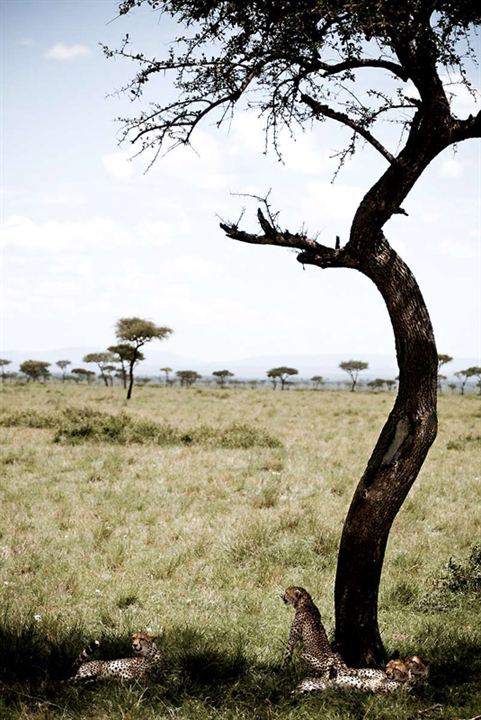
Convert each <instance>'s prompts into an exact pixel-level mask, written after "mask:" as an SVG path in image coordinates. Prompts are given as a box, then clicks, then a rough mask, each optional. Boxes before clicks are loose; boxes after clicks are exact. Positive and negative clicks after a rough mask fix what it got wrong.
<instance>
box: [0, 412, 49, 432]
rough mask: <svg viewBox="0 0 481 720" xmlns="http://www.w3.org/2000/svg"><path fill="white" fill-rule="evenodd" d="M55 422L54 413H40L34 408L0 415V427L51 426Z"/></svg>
mask: <svg viewBox="0 0 481 720" xmlns="http://www.w3.org/2000/svg"><path fill="white" fill-rule="evenodd" d="M56 422H57V418H56V416H55V415H49V414H47V413H40V412H37V411H36V410H18V411H17V412H11V413H2V414H1V415H0V426H1V427H28V428H53V427H55V424H56Z"/></svg>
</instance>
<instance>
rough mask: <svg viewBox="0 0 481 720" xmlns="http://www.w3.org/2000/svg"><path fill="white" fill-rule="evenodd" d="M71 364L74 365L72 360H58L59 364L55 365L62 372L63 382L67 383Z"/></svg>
mask: <svg viewBox="0 0 481 720" xmlns="http://www.w3.org/2000/svg"><path fill="white" fill-rule="evenodd" d="M71 364H72V363H71V362H70V360H57V362H56V363H55V365H57V367H59V368H60V370H61V371H62V382H65V374H66V371H67V368H68V366H69V365H71Z"/></svg>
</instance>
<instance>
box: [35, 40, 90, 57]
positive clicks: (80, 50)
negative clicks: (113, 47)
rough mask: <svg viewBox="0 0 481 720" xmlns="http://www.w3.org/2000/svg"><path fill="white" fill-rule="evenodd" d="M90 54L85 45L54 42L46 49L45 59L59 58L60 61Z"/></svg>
mask: <svg viewBox="0 0 481 720" xmlns="http://www.w3.org/2000/svg"><path fill="white" fill-rule="evenodd" d="M86 55H90V49H89V48H88V47H87V46H86V45H79V44H78V43H77V44H74V45H64V43H56V44H55V45H52V47H51V48H49V49H48V50H47V52H46V53H45V56H44V57H46V58H47V60H59V61H60V62H64V61H69V60H76V59H77V58H79V57H85V56H86Z"/></svg>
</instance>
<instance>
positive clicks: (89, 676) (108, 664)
mask: <svg viewBox="0 0 481 720" xmlns="http://www.w3.org/2000/svg"><path fill="white" fill-rule="evenodd" d="M98 644H99V643H98V642H97V641H96V642H95V645H97V646H98ZM92 645H94V644H92ZM92 645H90V646H89V647H88V648H86V649H85V650H83V651H82V653H81V654H80V655H79V658H78V659H77V663H76V665H79V663H80V665H79V666H78V669H77V671H76V673H75V675H74V677H73V678H72V680H108V679H116V680H138V679H139V678H143V677H145V675H146V674H147V673H148V672H149V671H150V670H152V669H153V668H154V667H155V666H156V665H158V664H159V662H160V660H161V658H162V655H161V653H160V650H159V648H158V647H157V645H156V643H155V638H154V636H153V635H149V633H144V632H137V633H134V634H133V635H132V650H133V651H134V653H135V656H134V657H129V658H121V659H119V660H89V661H88V662H84V660H85V658H87V657H88V656H89V654H90V652H91V650H92Z"/></svg>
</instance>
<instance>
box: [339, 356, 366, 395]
mask: <svg viewBox="0 0 481 720" xmlns="http://www.w3.org/2000/svg"><path fill="white" fill-rule="evenodd" d="M339 367H340V368H341V370H344V372H347V373H348V374H349V375H350V376H351V392H354V390H355V389H356V385H357V379H358V376H359V373H360V372H361V371H362V370H367V368H368V367H369V364H368V363H367V362H363V361H362V360H344V362H342V363H339Z"/></svg>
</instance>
